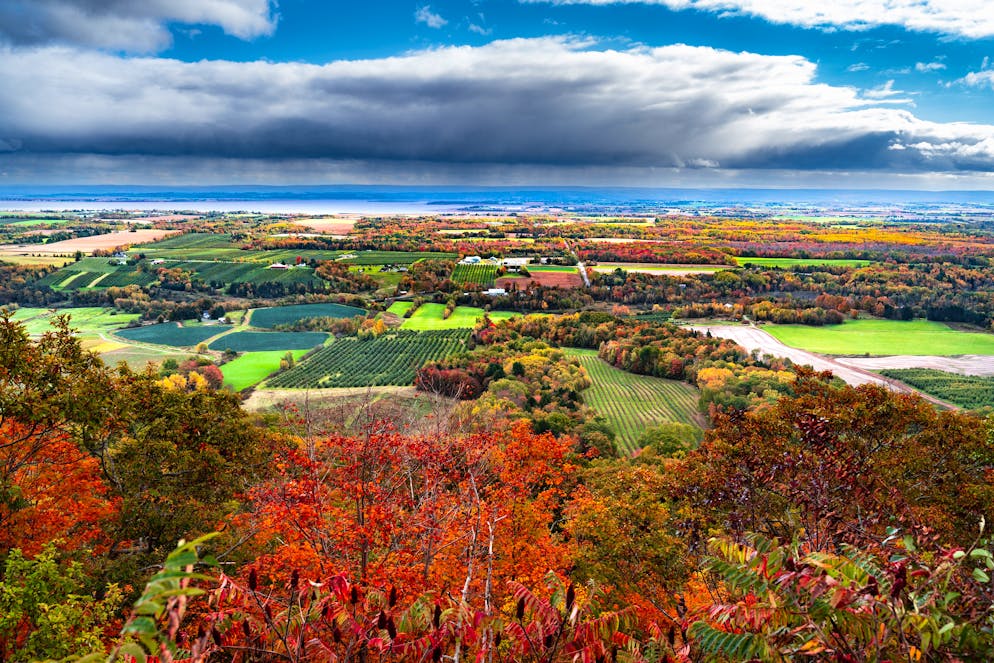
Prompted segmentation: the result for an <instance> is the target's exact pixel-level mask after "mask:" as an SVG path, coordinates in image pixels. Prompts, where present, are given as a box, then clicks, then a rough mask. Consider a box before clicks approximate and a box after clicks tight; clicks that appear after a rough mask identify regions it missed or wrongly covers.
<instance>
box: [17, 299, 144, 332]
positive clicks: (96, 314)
mask: <svg viewBox="0 0 994 663" xmlns="http://www.w3.org/2000/svg"><path fill="white" fill-rule="evenodd" d="M59 315H67V316H69V326H70V327H71V328H73V329H75V330H76V331H77V334H78V335H79V336H80V337H82V338H95V337H99V335H100V334H102V333H105V332H111V331H114V330H116V329H118V328H119V327H123V326H124V325H127V324H129V323H131V322H133V321H135V320H137V319H138V315H136V314H134V313H121V312H118V311H115V310H114V309H109V308H102V307H98V306H88V307H82V308H71V309H62V310H59V311H55V312H53V311H52V310H50V309H46V308H19V309H17V310H16V311H15V312H14V315H13V318H14V320H17V321H20V322H23V323H24V326H25V329H26V331H27V332H28V334H30V335H32V336H39V335H41V334H44V333H45V332H47V331H51V330H52V325H51V323H52V321H53V320H54V319H55V318H56V317H57V316H59Z"/></svg>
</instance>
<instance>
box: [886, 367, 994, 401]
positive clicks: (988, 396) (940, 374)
mask: <svg viewBox="0 0 994 663" xmlns="http://www.w3.org/2000/svg"><path fill="white" fill-rule="evenodd" d="M878 372H879V373H880V374H881V375H884V376H886V377H889V378H894V379H895V380H900V381H901V382H904V383H905V384H909V385H911V386H912V387H914V388H915V389H920V390H921V391H924V392H925V393H926V394H930V395H932V396H935V397H936V398H941V399H942V400H944V401H947V402H949V403H952V404H953V405H958V406H959V407H962V408H966V409H968V410H977V409H980V408H985V407H991V408H994V377H990V376H988V377H980V376H977V375H959V374H958V373H947V372H945V371H938V370H935V369H932V368H900V369H898V368H891V369H886V370H882V371H878Z"/></svg>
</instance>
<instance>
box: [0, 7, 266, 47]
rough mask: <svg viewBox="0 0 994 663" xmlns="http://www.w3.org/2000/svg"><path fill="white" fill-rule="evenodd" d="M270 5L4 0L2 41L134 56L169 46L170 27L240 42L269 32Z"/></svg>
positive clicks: (0, 19)
mask: <svg viewBox="0 0 994 663" xmlns="http://www.w3.org/2000/svg"><path fill="white" fill-rule="evenodd" d="M274 4H275V2H273V3H272V4H271V0H2V2H0V42H3V41H7V42H10V43H13V44H21V45H26V44H49V43H62V44H71V45H77V46H83V47H89V48H107V49H114V50H123V51H128V52H136V53H148V52H154V51H157V50H161V49H163V48H166V47H168V46H169V44H170V43H171V42H172V35H171V34H170V32H169V27H168V24H170V23H183V24H210V25H217V26H220V27H221V28H222V29H223V30H224V31H225V32H226V33H228V34H230V35H234V36H236V37H239V38H241V39H251V38H254V37H259V36H261V35H267V34H270V33H272V31H273V30H274V29H275V27H276V15H275V13H274V8H273V5H274Z"/></svg>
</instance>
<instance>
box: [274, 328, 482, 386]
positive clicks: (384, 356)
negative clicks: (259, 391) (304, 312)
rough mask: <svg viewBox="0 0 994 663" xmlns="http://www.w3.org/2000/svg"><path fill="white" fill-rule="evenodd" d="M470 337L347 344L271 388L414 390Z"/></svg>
mask: <svg viewBox="0 0 994 663" xmlns="http://www.w3.org/2000/svg"><path fill="white" fill-rule="evenodd" d="M469 335H470V332H469V330H466V329H456V330H443V331H425V332H416V331H407V330H398V331H393V332H388V333H385V334H382V335H380V336H377V337H371V338H362V339H360V338H343V339H339V340H337V341H334V342H333V343H332V344H331V345H329V346H328V347H326V348H323V349H321V350H318V351H317V352H315V353H314V354H313V355H311V356H310V357H309V358H307V359H306V360H304V361H302V362H301V363H299V364H297V365H296V366H295V367H293V368H291V369H290V370H289V371H286V372H285V373H281V374H279V375H277V376H276V377H274V378H273V379H271V380H269V381H268V382H267V383H266V386H269V387H274V388H280V389H320V388H330V387H378V386H384V385H409V384H412V383H413V382H414V374H415V373H416V372H417V370H418V369H419V368H421V367H422V366H424V365H425V364H426V363H428V362H429V361H438V360H441V359H444V358H445V357H448V356H450V355H453V354H456V353H458V352H462V351H463V350H465V349H466V341H467V339H468V338H469Z"/></svg>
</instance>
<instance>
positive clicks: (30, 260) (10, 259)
mask: <svg viewBox="0 0 994 663" xmlns="http://www.w3.org/2000/svg"><path fill="white" fill-rule="evenodd" d="M25 251H29V250H28V249H21V250H19V251H16V252H3V251H2V250H0V262H5V263H7V264H8V265H38V266H40V267H62V266H63V265H65V264H66V263H67V262H72V258H67V257H65V256H53V255H45V256H32V255H24V252H25Z"/></svg>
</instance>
